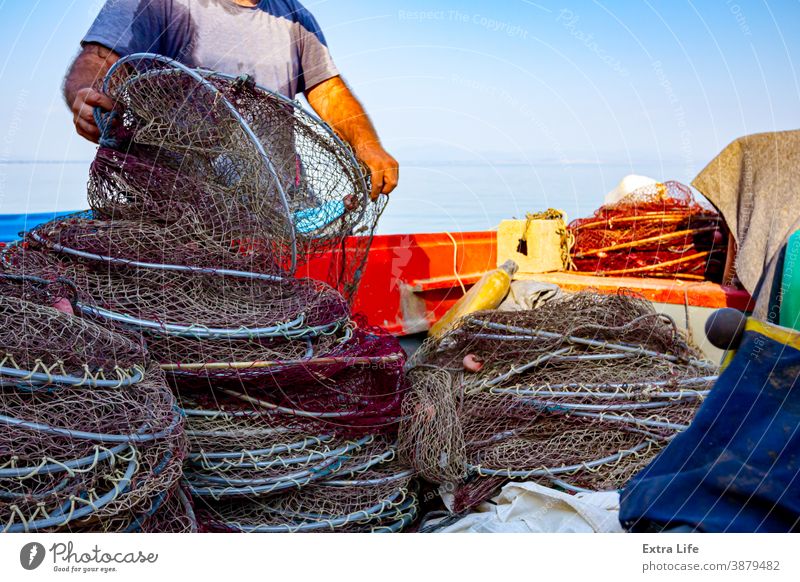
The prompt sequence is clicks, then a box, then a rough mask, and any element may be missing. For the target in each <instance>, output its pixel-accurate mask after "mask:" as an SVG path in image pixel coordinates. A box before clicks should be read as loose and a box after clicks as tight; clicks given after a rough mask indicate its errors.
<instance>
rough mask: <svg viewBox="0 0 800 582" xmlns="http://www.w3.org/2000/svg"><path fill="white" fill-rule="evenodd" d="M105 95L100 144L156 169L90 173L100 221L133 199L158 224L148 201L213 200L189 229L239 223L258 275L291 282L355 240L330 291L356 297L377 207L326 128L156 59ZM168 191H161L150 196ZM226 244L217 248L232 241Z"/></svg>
mask: <svg viewBox="0 0 800 582" xmlns="http://www.w3.org/2000/svg"><path fill="white" fill-rule="evenodd" d="M104 91H105V92H106V93H107V94H109V95H110V96H111V97H112V98H113V99H114V100H115V101H116V103H117V108H116V110H115V111H114V112H113V113H112V114H111V117H116V118H117V120H118V121H117V123H116V124H113V123H111V120H108V123H104V124H103V125H106V126H107V127H108V128H109V131H107V135H106V136H105V142H106V143H110V144H113V145H115V146H116V147H117V148H118V149H120V148H122V149H124V148H128V147H130V146H131V145H133V146H134V148H135V149H136V150H137V152H138V151H142V152H144V154H143V156H144V158H149V159H150V160H154V159H155V160H157V163H148V162H144V163H142V161H141V160H136V162H135V163H133V164H131V165H129V166H128V167H127V168H126V169H124V170H119V169H117V168H114V167H109V165H108V164H105V163H103V162H102V161H101V162H100V163H98V164H96V167H95V168H94V172H93V180H92V188H91V189H92V190H93V191H94V196H93V197H92V198H90V199H91V200H92V201H93V203H97V204H98V209H100V208H101V207H104V209H105V211H106V212H108V210H109V209H112V210H113V206H115V205H117V204H118V201H119V200H120V198H123V199H127V198H129V197H131V198H133V199H135V200H136V201H137V204H143V207H144V208H146V209H147V211H148V213H150V212H153V211H155V212H156V214H157V213H158V212H159V211H158V208H159V206H160V205H159V204H155V205H153V204H152V201H153V200H161V201H162V202H166V203H168V204H169V203H172V197H173V196H175V197H177V198H178V200H179V201H180V200H185V198H183V197H184V196H185V194H184V192H188V193H189V196H194V197H197V196H200V197H206V198H208V197H210V198H211V199H212V200H213V201H214V202H218V201H220V200H221V201H224V204H222V205H220V204H216V203H212V204H210V205H209V206H206V207H200V208H199V209H195V210H193V211H192V215H191V217H190V218H189V220H191V221H192V223H193V224H194V225H208V224H211V225H214V224H216V223H218V222H219V221H218V220H217V219H218V217H219V215H220V214H222V215H223V216H226V217H227V216H228V215H230V214H231V213H235V215H237V216H245V217H246V218H247V220H246V221H245V223H244V226H246V227H248V228H247V229H246V231H247V230H250V231H251V232H252V234H249V233H248V232H245V233H244V236H243V239H244V241H245V242H246V243H248V244H247V246H248V247H249V250H250V251H251V252H259V253H263V254H266V255H267V258H268V260H267V261H266V263H264V262H262V266H264V265H265V264H267V265H274V266H276V267H278V268H282V269H284V270H288V271H289V272H293V270H294V268H295V265H296V264H297V262H298V261H300V262H302V261H305V260H307V259H309V258H311V257H313V256H315V255H318V254H320V253H322V252H325V251H329V250H331V249H335V248H339V247H341V246H342V245H343V243H344V239H345V237H347V236H350V235H358V238H359V239H360V242H359V244H358V245H356V247H352V246H351V247H350V248H349V250H348V252H347V253H342V254H341V255H340V256H339V258H340V260H339V261H336V263H337V264H336V265H335V267H334V272H332V273H331V277H332V279H331V283H333V284H334V286H336V287H339V288H341V289H343V290H345V291H348V294H349V292H351V291H353V290H354V289H355V286H356V285H357V282H358V278H359V277H360V271H361V268H362V267H363V263H364V261H365V259H366V250H367V248H368V246H369V244H370V242H371V238H372V234H373V231H374V228H375V225H376V223H377V219H378V217H379V216H380V213H381V212H382V210H383V207H384V205H385V197H382V198H381V199H379V200H378V201H376V202H373V201H370V199H369V188H368V184H367V180H366V179H365V177H364V172H363V170H362V168H361V167H360V165H359V164H358V162H357V161H356V159H355V158H354V156H353V154H352V152H351V151H350V150H349V149H348V147H347V146H346V145H345V144H344V143H343V142H342V141H341V140H340V139H339V138H338V137H337V136H336V135H335V134H334V133H333V132H332V131H331V129H330V128H329V127H328V126H327V125H325V124H324V123H322V122H320V121H319V120H318V119H317V118H315V117H313V116H311V115H310V114H308V113H307V112H305V111H304V110H303V109H302V107H300V106H299V105H298V104H297V103H295V102H293V101H289V100H287V99H285V98H283V97H281V96H280V95H277V94H275V93H272V92H270V91H267V90H266V89H263V88H261V87H259V86H257V85H255V83H253V82H252V80H251V79H248V78H234V77H227V76H225V75H221V74H216V73H208V72H202V71H200V72H198V71H191V70H189V69H186V68H185V67H183V66H181V65H179V64H177V63H174V62H172V61H168V60H165V59H163V58H161V57H155V56H147V55H132V56H130V57H127V58H125V59H121V60H120V61H119V62H118V63H117V65H116V66H114V67H113V68H112V69H111V70H110V71H109V74H108V76H107V77H106V79H105V83H104ZM112 127H113V129H112ZM154 151H158V152H159V153H158V154H157V155H154V154H153V153H152V152H154ZM148 152H149V153H148ZM163 152H168V153H163ZM106 157H108V156H106ZM162 168H163V169H162ZM154 169H155V170H154ZM170 172H172V173H173V174H174V173H178V174H180V175H188V176H191V181H192V183H193V184H195V185H199V187H200V188H199V189H200V190H201V191H202V194H194V193H192V191H191V189H186V188H185V186H182V187H181V188H179V189H177V188H175V187H174V186H173V185H171V184H170V182H173V184H174V181H172V180H171V178H172V176H171V175H170ZM152 173H155V174H156V175H157V177H156V179H155V180H153V181H152V182H151V181H150V179H149V175H150V174H152ZM124 174H125V175H130V174H134V176H133V180H129V179H127V178H126V177H125V175H124ZM180 180H184V179H183V178H180ZM165 181H166V182H167V184H166V185H167V188H165V189H162V190H161V191H159V190H158V189H154V188H152V186H151V185H152V184H153V183H155V184H163V183H164V182H165ZM184 181H185V180H184ZM131 184H135V186H134V187H133V188H132V190H133V192H132V193H130V194H129V192H128V190H129V186H130V185H131ZM220 195H221V196H220ZM165 198H166V200H165ZM109 202H110V203H111V204H110V206H111V207H112V208H109ZM93 207H94V206H93ZM115 216H119V215H115ZM172 216H175V214H174V213H173V214H172ZM229 222H230V221H229ZM251 226H255V229H250V227H251ZM230 234H231V233H227V235H228V236H223V237H222V241H223V244H228V245H230V243H232V242H234V241H236V240H237V239H236V237H231V236H230ZM239 242H241V241H239ZM351 242H352V241H351ZM141 246H144V245H141ZM136 248H138V247H136ZM145 252H147V251H145Z"/></svg>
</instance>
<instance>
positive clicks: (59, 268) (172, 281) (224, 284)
mask: <svg viewBox="0 0 800 582" xmlns="http://www.w3.org/2000/svg"><path fill="white" fill-rule="evenodd" d="M2 263H3V267H4V269H5V271H6V272H9V273H11V274H22V275H24V274H31V273H35V274H38V275H42V276H45V277H49V278H51V279H56V278H58V277H63V278H67V279H69V280H70V281H72V282H73V283H74V284H75V286H76V287H77V288H78V289H79V290H80V292H81V295H80V296H79V302H78V304H77V305H78V309H79V310H81V311H82V312H83V313H85V314H87V315H91V316H93V317H96V318H98V319H100V320H102V321H107V322H114V323H117V324H119V325H120V326H122V327H124V328H128V329H136V330H139V331H144V332H148V333H154V334H160V335H179V336H186V337H195V338H197V337H203V338H237V339H250V338H253V337H281V338H290V337H306V336H310V335H317V334H323V333H332V332H334V331H335V330H337V329H338V328H339V327H340V326H342V325H344V324H346V323H347V321H348V320H349V317H348V316H349V310H348V307H347V303H346V302H345V301H344V299H343V298H342V296H341V295H340V294H339V293H338V292H337V291H335V290H334V289H332V288H331V287H329V286H327V285H326V284H324V283H322V282H320V281H314V280H311V279H281V280H277V281H276V280H262V279H258V278H253V277H248V276H244V275H228V276H220V275H218V274H209V273H203V272H181V271H179V272H173V271H160V270H149V269H128V270H124V271H120V270H118V269H102V270H101V269H94V268H92V267H91V266H90V265H86V264H84V263H82V262H76V261H73V260H70V259H69V258H65V257H56V256H53V255H50V254H47V253H45V252H40V251H37V250H35V249H32V248H23V247H21V246H16V247H10V248H8V249H6V250H5V252H4V253H3V257H2Z"/></svg>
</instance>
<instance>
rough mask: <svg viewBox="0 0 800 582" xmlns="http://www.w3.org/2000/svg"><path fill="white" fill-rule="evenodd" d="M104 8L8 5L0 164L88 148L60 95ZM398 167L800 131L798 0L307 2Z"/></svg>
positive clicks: (694, 155)
mask: <svg viewBox="0 0 800 582" xmlns="http://www.w3.org/2000/svg"><path fill="white" fill-rule="evenodd" d="M101 4H102V2H100V1H98V0H38V1H36V0H27V1H26V0H13V1H12V0H0V160H8V159H38V160H88V159H90V158H91V157H92V152H93V147H92V146H91V145H89V144H87V143H85V142H83V141H82V140H81V139H80V138H78V137H77V136H76V135H75V134H74V133H73V128H72V125H71V120H70V116H69V114H68V112H67V110H66V107H65V106H64V104H63V102H62V101H61V96H60V84H61V78H62V76H63V73H64V70H65V68H66V67H67V65H68V63H69V61H70V60H71V58H72V57H73V56H74V54H75V52H76V51H77V47H78V41H79V40H80V38H81V36H82V34H83V33H84V32H85V30H86V29H87V27H88V26H89V24H90V23H91V21H92V19H93V17H94V15H95V14H96V13H97V11H98V10H99V8H100V6H101ZM305 4H306V6H307V7H308V8H309V9H311V11H312V12H313V13H314V14H315V15H316V17H317V19H318V20H319V22H320V24H321V25H322V28H323V30H324V32H325V34H326V36H327V39H328V43H329V45H330V49H331V51H332V54H333V56H334V59H335V60H336V62H337V64H338V65H339V68H340V69H341V70H342V72H343V73H344V75H345V77H346V78H347V79H348V81H349V82H350V83H351V85H352V86H353V88H354V89H355V91H356V93H357V94H358V95H359V97H360V98H361V99H362V101H363V102H364V104H365V106H366V107H367V109H368V111H369V112H370V114H371V115H372V116H373V118H374V121H375V124H376V126H377V127H378V129H379V132H380V134H381V135H382V137H383V139H384V142H385V143H386V145H387V148H388V149H390V151H393V152H394V153H395V154H396V155H397V156H398V157H399V158H400V160H401V162H412V161H413V162H442V161H452V160H459V161H465V162H469V163H480V162H491V163H497V162H504V161H509V162H520V161H522V162H526V163H545V164H546V163H557V164H565V163H574V162H577V161H584V162H590V163H595V162H599V163H606V162H623V163H628V162H630V161H642V160H644V161H652V160H670V161H672V162H673V163H680V164H681V165H682V166H684V167H685V168H687V172H688V170H689V169H693V170H694V171H698V170H700V169H701V168H702V167H703V165H705V163H706V162H707V161H708V160H709V159H710V158H711V157H713V156H714V155H715V154H716V152H717V151H719V150H720V149H721V148H722V147H723V146H724V145H725V144H727V143H728V142H729V141H731V140H732V139H733V138H735V137H737V136H739V135H742V134H746V133H754V132H761V131H772V130H781V129H795V128H798V127H800V122H799V121H798V115H799V114H800V60H799V57H800V35H798V34H797V32H796V26H797V23H798V22H800V2H797V1H783V2H777V1H769V2H765V1H745V0H739V1H738V2H734V1H726V0H718V1H713V2H712V1H706V2H701V1H699V0H694V1H691V2H690V1H683V0H671V1H655V0H645V1H642V2H622V1H616V2H610V1H607V0H606V1H603V2H600V1H597V2H593V1H580V2H578V1H570V0H562V1H560V2H548V1H546V0H542V1H540V2H535V3H534V2H529V1H527V0H504V1H502V2H500V1H498V2H488V1H486V0H484V1H480V2H478V1H467V0H448V1H440V2H435V1H434V2H431V1H427V2H423V1H420V0H402V1H396V2H392V1H388V0H371V1H365V0H359V1H354V0H308V1H307V2H305Z"/></svg>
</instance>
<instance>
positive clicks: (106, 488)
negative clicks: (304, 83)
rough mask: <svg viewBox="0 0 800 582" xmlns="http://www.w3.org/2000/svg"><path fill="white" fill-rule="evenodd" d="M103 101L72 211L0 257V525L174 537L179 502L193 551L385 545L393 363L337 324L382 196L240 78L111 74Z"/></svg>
mask: <svg viewBox="0 0 800 582" xmlns="http://www.w3.org/2000/svg"><path fill="white" fill-rule="evenodd" d="M103 89H104V92H105V93H107V94H108V95H109V96H111V97H112V99H114V101H115V103H116V106H115V109H114V111H112V112H109V113H101V112H99V111H98V112H96V113H97V114H96V118H97V121H98V126H99V127H100V128H101V132H102V138H101V148H100V149H99V150H98V152H97V156H96V159H95V161H94V163H93V164H92V167H91V172H90V179H89V202H90V206H91V210H90V211H87V212H83V213H77V214H73V215H70V216H66V217H60V218H58V219H56V220H54V221H51V222H49V223H46V224H44V225H41V226H39V227H37V228H35V229H33V230H32V231H30V232H28V233H26V235H25V239H24V241H23V242H22V243H20V244H17V245H13V246H12V247H10V248H6V249H4V250H3V251H2V256H0V270H1V271H2V274H0V294H2V295H4V296H5V297H6V299H4V300H3V301H5V303H3V304H2V305H0V315H5V316H7V317H6V319H7V320H8V322H7V323H8V324H9V325H7V326H5V327H4V331H3V333H1V334H0V348H2V349H4V350H5V352H3V353H5V354H6V356H5V360H4V361H3V368H2V376H0V379H2V382H0V395H1V396H2V400H0V420H2V422H0V428H3V427H4V426H5V427H8V434H7V435H5V433H3V432H2V431H0V518H2V519H6V518H7V521H6V522H0V525H3V524H5V525H4V527H5V528H6V529H9V530H11V531H28V530H60V529H69V530H71V531H194V530H196V529H197V521H196V519H195V515H194V509H193V506H192V501H191V500H190V499H189V496H188V495H191V496H193V497H194V499H195V501H197V500H199V501H200V502H202V503H203V507H204V511H203V515H204V516H205V520H204V521H203V524H204V525H203V527H204V528H205V529H209V528H213V529H223V530H236V529H244V530H248V528H250V526H248V525H245V526H244V527H242V528H239V527H238V526H237V527H232V526H231V524H232V523H234V522H239V521H241V523H243V524H247V523H250V524H254V525H255V526H257V527H255V528H254V531H262V530H263V529H264V528H263V527H262V526H268V527H267V529H266V530H269V531H294V530H300V531H306V530H309V531H316V530H326V529H335V530H338V531H361V530H373V529H374V530H380V531H396V530H399V529H401V528H403V527H405V526H406V525H408V524H409V523H410V522H411V521H412V520H413V519H414V516H415V515H416V496H415V494H414V491H413V486H412V477H413V471H412V470H411V469H410V468H408V467H406V466H402V465H400V464H399V463H398V462H397V461H396V456H397V453H396V447H395V446H394V445H393V444H392V443H393V442H394V440H395V439H396V433H397V426H398V423H399V420H400V415H401V404H402V398H403V395H404V393H405V390H406V384H405V383H404V380H403V373H402V370H403V365H404V363H405V354H404V352H403V350H402V349H401V348H400V345H399V343H398V342H397V340H396V339H395V338H392V337H391V336H388V335H387V334H385V333H384V332H382V331H381V330H379V329H376V328H371V327H367V326H366V325H364V323H363V322H360V321H353V320H352V319H351V318H350V310H349V305H348V300H349V299H351V298H352V295H353V293H354V292H355V289H356V287H357V285H358V282H359V280H360V277H361V272H362V269H363V267H364V264H365V260H366V254H367V250H368V248H369V245H370V243H371V239H372V234H373V230H374V228H375V225H376V222H377V219H378V216H379V215H380V213H381V211H382V209H383V207H384V204H385V197H379V200H378V201H375V202H373V201H371V200H370V199H369V184H368V182H367V180H366V179H365V177H364V173H363V171H362V168H361V167H360V166H359V164H358V162H357V161H356V160H355V158H354V157H353V155H352V153H351V152H350V150H349V149H348V148H347V147H346V146H345V145H344V144H343V143H342V142H341V140H339V138H338V137H337V136H336V135H335V134H334V133H333V132H332V131H331V130H330V128H328V127H327V126H326V125H324V124H323V123H321V122H320V121H319V120H317V119H316V118H314V117H312V116H311V115H309V114H308V113H306V112H304V111H303V110H302V108H300V107H299V106H298V105H297V104H295V103H293V102H291V101H288V100H286V99H284V98H282V97H280V96H278V95H275V94H273V93H271V92H269V91H266V90H264V89H262V88H260V87H258V86H256V85H255V84H254V83H253V82H252V80H251V79H249V78H230V77H226V76H224V75H219V74H215V73H210V72H198V71H192V70H189V69H186V68H185V67H183V66H182V65H179V64H177V63H173V62H171V61H167V60H165V59H163V58H161V57H157V56H153V55H133V56H130V57H126V58H124V59H121V60H120V61H118V63H117V64H116V65H115V66H114V67H112V69H111V70H110V72H109V74H108V76H107V78H106V80H105V85H104V88H103ZM323 254H325V256H326V257H328V258H326V259H322V260H323V261H327V262H328V264H329V265H330V273H329V276H328V282H327V283H326V282H324V281H312V280H310V279H301V278H296V276H295V275H296V268H297V266H298V265H300V264H303V263H305V262H307V261H309V260H311V259H314V258H316V257H320V256H322V255H323ZM28 303H30V305H28ZM26 317H27V319H25V318H26ZM25 326H28V327H25ZM145 348H146V349H147V351H146V352H145ZM165 372H166V374H167V375H166V376H165V375H164V373H165ZM167 380H168V381H169V382H170V385H171V388H172V390H173V391H174V393H175V394H176V395H177V396H178V398H179V399H180V408H178V407H177V406H176V403H175V402H174V401H173V398H174V396H173V393H172V391H170V389H168V388H167V384H166V381H167ZM55 388H58V390H56V389H55ZM79 388H80V391H82V400H81V402H80V403H79V402H78V399H77V396H78V392H79ZM26 399H27V400H26ZM32 399H38V400H35V401H34V400H32ZM79 406H81V408H80V413H76V411H78V410H79ZM28 407H30V408H31V409H30V410H28ZM184 418H185V424H186V426H187V431H186V433H185V438H186V439H187V440H188V448H189V453H188V456H187V455H186V454H185V453H184V449H183V444H184V432H183V424H184V420H183V419H184ZM26 431H27V432H26ZM28 433H32V434H28ZM25 434H27V437H26V436H25ZM6 436H7V438H6ZM15 440H16V441H18V442H20V443H22V444H21V445H20V446H19V447H15V445H13V444H12V443H13V442H14V441H15ZM17 448H19V452H18V451H17ZM182 465H183V468H182ZM181 473H183V480H182V483H183V485H181V486H179V485H178V483H177V482H178V480H179V478H180V476H181ZM181 487H185V489H186V490H185V491H184V489H182V488H181ZM187 492H188V495H187ZM6 500H8V503H7V504H6V503H5V502H6ZM262 500H263V501H262ZM3 504H5V505H3ZM248 504H249V505H248ZM213 506H218V508H219V509H220V512H219V513H215V512H211V513H210V510H209V508H211V507H213ZM241 507H249V508H248V509H245V510H244V513H241V514H240V513H238V512H239V509H234V508H241ZM223 508H228V509H223ZM212 514H214V515H218V516H219V519H217V518H213V519H211V518H209V517H208V516H209V515H212ZM247 516H250V517H249V518H248V517H247ZM266 516H269V517H266ZM248 519H250V521H249V522H248ZM215 520H216V521H215ZM210 524H216V525H210ZM270 528H272V529H271V530H270ZM276 528H277V529H276ZM251 529H252V528H251ZM266 530H265V531H266Z"/></svg>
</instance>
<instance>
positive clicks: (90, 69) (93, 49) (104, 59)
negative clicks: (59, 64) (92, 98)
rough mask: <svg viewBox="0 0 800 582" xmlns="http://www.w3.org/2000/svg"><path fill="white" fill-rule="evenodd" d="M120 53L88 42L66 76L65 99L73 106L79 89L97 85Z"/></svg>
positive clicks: (68, 104)
mask: <svg viewBox="0 0 800 582" xmlns="http://www.w3.org/2000/svg"><path fill="white" fill-rule="evenodd" d="M117 60H119V55H118V54H117V53H115V52H114V51H112V50H111V49H108V48H106V47H104V46H102V45H99V44H93V43H90V44H87V45H86V46H84V47H83V50H82V51H81V52H80V54H79V55H78V56H77V58H76V59H75V61H74V62H73V63H72V66H71V67H70V68H69V71H68V72H67V76H66V77H65V78H64V100H65V101H66V102H67V106H68V107H72V105H73V103H75V98H76V97H77V95H78V91H80V90H81V89H86V88H88V87H95V88H96V87H97V86H98V85H99V84H100V82H101V81H102V79H103V77H104V76H105V74H106V72H107V71H108V69H109V68H110V67H111V65H113V64H114V63H115V62H116V61H117Z"/></svg>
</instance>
